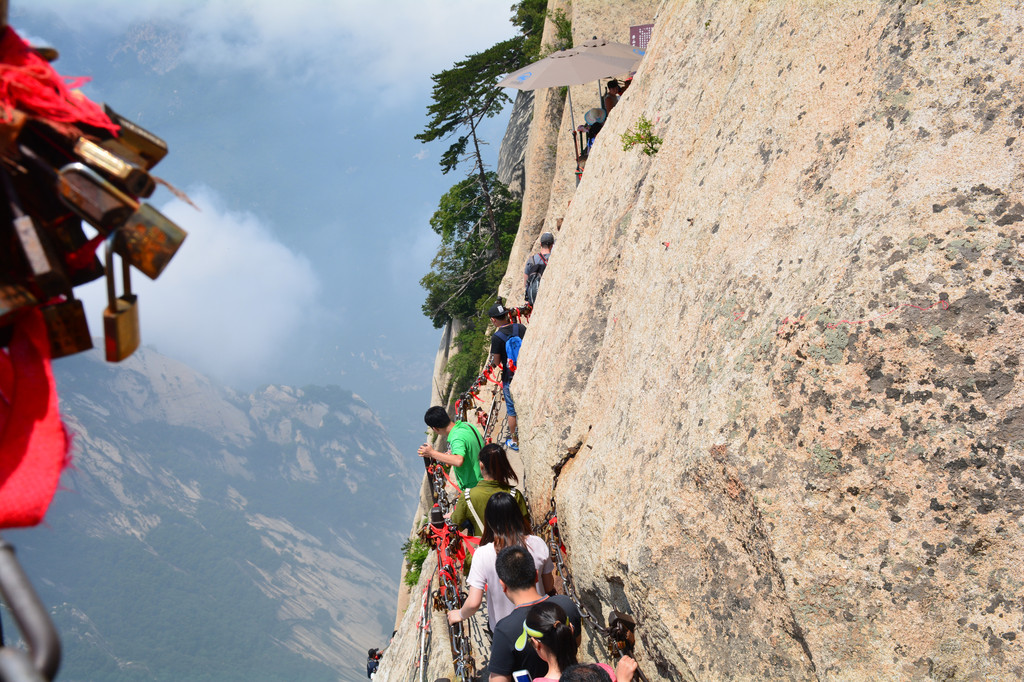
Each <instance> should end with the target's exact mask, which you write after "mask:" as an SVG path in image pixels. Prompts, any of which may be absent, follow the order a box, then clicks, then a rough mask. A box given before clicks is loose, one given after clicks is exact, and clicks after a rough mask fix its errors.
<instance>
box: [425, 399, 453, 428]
mask: <svg viewBox="0 0 1024 682" xmlns="http://www.w3.org/2000/svg"><path fill="white" fill-rule="evenodd" d="M423 421H424V422H426V424H427V426H429V427H430V428H432V429H435V430H437V431H443V430H444V429H445V428H446V427H447V426H448V425H449V424H451V423H452V420H451V419H450V418H449V417H448V412H447V411H446V410H445V409H444V408H443V407H441V406H440V405H434V406H433V407H431V408H430V409H429V410H427V413H426V414H425V415H423Z"/></svg>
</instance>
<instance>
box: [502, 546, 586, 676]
mask: <svg viewBox="0 0 1024 682" xmlns="http://www.w3.org/2000/svg"><path fill="white" fill-rule="evenodd" d="M494 569H495V571H496V572H497V574H498V580H499V583H500V585H501V589H502V590H503V591H504V592H505V596H506V597H508V598H509V600H510V601H511V602H512V603H513V604H514V605H515V608H514V609H513V610H512V613H510V614H508V615H507V616H505V617H504V618H502V619H501V620H500V621H498V625H497V626H496V627H495V628H494V639H493V640H492V642H491V657H490V663H489V667H488V672H489V673H490V677H489V682H511V680H512V672H513V671H515V670H524V669H525V670H529V671H530V677H531V678H538V677H543V676H544V673H546V672H547V670H548V664H547V663H546V662H545V661H544V659H542V658H541V657H540V656H539V655H538V654H537V651H536V649H535V648H534V647H533V646H529V645H528V642H529V638H530V637H534V636H537V635H532V634H531V633H530V631H529V630H527V629H526V628H525V627H524V626H525V624H526V615H527V613H529V611H530V607H531V606H533V605H534V604H541V603H545V602H550V603H552V604H558V606H560V607H561V608H562V611H563V612H564V613H565V614H566V616H567V618H568V619H569V625H570V627H571V628H572V631H573V632H574V633H576V645H577V646H579V642H580V639H581V637H580V635H581V633H582V632H583V630H582V627H583V623H582V617H581V616H580V611H579V609H577V608H576V605H575V604H574V603H573V602H572V599H570V598H569V597H567V596H565V595H564V594H556V595H554V596H552V597H548V596H546V595H545V596H541V593H540V592H538V591H537V566H536V564H535V563H534V560H533V556H531V555H530V552H529V551H527V550H526V549H525V548H524V547H522V546H520V545H512V546H510V547H506V548H504V549H503V550H501V551H500V552H498V556H497V558H496V559H495V562H494Z"/></svg>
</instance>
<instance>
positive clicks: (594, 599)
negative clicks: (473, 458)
mask: <svg viewBox="0 0 1024 682" xmlns="http://www.w3.org/2000/svg"><path fill="white" fill-rule="evenodd" d="M574 11H575V10H574ZM1022 35H1024V11H1022V8H1021V5H1020V4H1019V3H986V2H981V3H972V4H970V5H966V4H951V3H882V2H875V3H856V4H853V3H827V2H826V3H799V4H797V3H781V2H766V3H738V2H733V3H715V2H694V3H674V2H669V3H665V4H664V5H663V6H662V7H661V9H660V14H659V16H658V19H657V22H656V25H655V29H654V35H653V38H652V41H651V44H650V47H649V50H648V53H647V56H646V57H645V60H644V62H643V63H642V65H641V67H640V70H639V72H638V74H637V77H636V79H635V81H634V83H633V85H632V87H631V88H630V90H628V91H627V92H626V94H625V95H624V97H623V98H622V100H621V102H620V103H619V105H618V107H616V109H615V110H614V111H613V112H612V114H611V115H610V116H609V119H608V122H607V124H606V126H605V129H604V130H603V131H602V133H601V137H600V138H599V139H598V142H597V145H598V146H596V147H595V151H594V153H593V154H592V155H591V157H590V160H589V162H588V166H587V168H586V172H585V173H584V176H583V179H582V182H581V184H580V186H579V187H578V188H577V189H575V191H574V192H573V194H572V202H571V205H569V206H568V208H565V206H564V205H563V204H559V205H558V206H557V209H558V210H560V211H562V210H564V223H563V225H562V229H561V234H560V239H559V242H558V245H557V252H556V253H557V258H553V259H552V265H551V266H550V267H549V268H548V270H547V272H546V273H545V276H544V283H543V286H542V288H541V292H540V297H539V300H538V307H537V311H536V312H535V314H534V315H533V317H532V319H531V321H530V331H529V334H528V337H527V338H528V340H527V343H526V344H524V346H523V351H522V356H521V358H520V367H521V370H520V371H519V373H518V374H517V376H516V382H515V385H514V388H515V389H516V390H515V391H514V392H515V396H516V404H517V408H518V410H519V412H520V424H521V431H522V436H521V443H522V453H523V459H524V463H525V467H526V477H527V487H528V492H529V494H530V497H531V499H537V500H546V499H548V498H549V497H550V495H551V493H552V490H554V496H555V499H556V501H557V504H558V514H559V520H560V523H561V525H562V527H563V531H564V533H565V539H566V544H567V546H568V548H569V553H570V558H571V561H572V569H573V572H574V575H575V577H576V580H577V582H578V583H579V584H580V585H581V587H583V588H584V590H585V593H586V595H587V597H586V601H587V603H588V604H589V605H590V606H591V607H592V608H593V609H594V610H595V611H596V612H597V613H599V614H601V615H602V616H606V615H607V613H608V611H609V610H610V609H611V608H616V609H618V610H622V611H627V612H631V613H633V614H634V616H635V617H636V618H637V620H638V621H639V622H640V624H641V625H640V630H639V632H640V636H639V639H640V643H639V649H638V651H639V656H640V660H641V667H642V668H643V669H644V670H645V672H647V674H648V676H649V677H651V678H656V677H661V678H663V679H673V680H680V679H769V678H773V679H775V678H777V679H836V680H839V679H867V678H871V677H881V678H882V679H964V680H966V679H1019V678H1020V677H1021V676H1022V673H1024V654H1022V650H1021V642H1020V641H1018V640H1020V638H1021V636H1022V632H1021V630H1022V616H1021V606H1022V603H1021V602H1022V584H1024V583H1022V580H1024V571H1022V569H1021V567H1020V562H1019V557H1020V556H1021V550H1022V546H1021V545H1022V534H1021V531H1022V528H1021V521H1020V517H1021V514H1022V512H1024V489H1022V481H1024V471H1022V454H1024V421H1022V419H1024V382H1022V381H1021V373H1020V360H1021V358H1020V354H1021V341H1022V336H1024V278H1022V276H1024V270H1022V265H1024V238H1022V235H1021V229H1022V227H1024V173H1022V161H1024V152H1022V147H1021V140H1020V138H1021V133H1022V119H1024V78H1022V75H1021V74H1022V70H1021V45H1022V44H1024V42H1022V40H1021V37H1022ZM574 95H575V93H574ZM641 116H645V117H647V118H648V119H650V120H651V121H652V122H653V127H654V132H655V134H657V135H658V136H660V137H662V138H664V144H663V145H662V146H661V148H660V151H659V152H658V153H657V154H656V155H654V156H652V157H648V156H645V155H643V154H641V153H640V152H639V151H638V150H636V149H633V150H630V151H624V150H623V149H622V144H621V142H620V139H619V138H620V135H621V134H622V133H623V132H625V131H626V129H627V128H628V127H630V126H632V125H634V124H635V123H636V121H637V120H638V119H639V118H640V117H641ZM565 162H566V159H565V155H564V154H562V153H560V154H559V158H558V160H557V164H558V166H559V170H558V171H557V172H556V175H557V173H562V172H563V171H564V170H565V168H564V164H565ZM557 182H558V180H557V177H556V181H555V187H556V189H555V190H553V191H552V196H553V197H554V196H555V195H557V194H558V190H557V187H558V185H557ZM556 203H558V202H556V201H555V199H554V198H552V207H553V208H552V210H555V208H556ZM549 215H550V214H549ZM514 267H518V264H513V265H512V267H510V271H511V270H512V268H514ZM509 293H510V294H513V292H512V290H511V288H510V291H509ZM577 447H578V450H576V448H577ZM573 451H576V454H575V455H573V454H571V453H572V452H573ZM563 460H564V462H565V465H564V467H563V468H562V469H561V475H560V476H559V477H558V478H557V482H556V480H555V475H554V473H553V471H552V467H553V465H555V464H557V463H559V462H562V461H563ZM542 511H543V510H542Z"/></svg>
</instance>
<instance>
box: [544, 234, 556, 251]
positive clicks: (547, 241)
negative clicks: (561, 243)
mask: <svg viewBox="0 0 1024 682" xmlns="http://www.w3.org/2000/svg"><path fill="white" fill-rule="evenodd" d="M540 245H541V246H546V247H548V248H549V249H550V248H551V247H552V246H554V245H555V235H553V234H551V233H550V232H545V233H544V234H542V235H541V236H540Z"/></svg>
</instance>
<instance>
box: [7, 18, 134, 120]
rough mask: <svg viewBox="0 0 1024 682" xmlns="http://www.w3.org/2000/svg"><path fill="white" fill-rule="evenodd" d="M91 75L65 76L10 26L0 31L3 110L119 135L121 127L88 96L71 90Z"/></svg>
mask: <svg viewBox="0 0 1024 682" xmlns="http://www.w3.org/2000/svg"><path fill="white" fill-rule="evenodd" d="M88 80H89V79H88V78H73V79H67V80H66V79H65V78H64V77H63V76H61V75H60V74H59V73H57V72H56V71H55V70H54V68H53V67H52V66H50V64H49V62H47V61H46V60H45V59H43V58H42V57H40V56H39V55H37V54H36V53H35V51H34V50H33V49H32V48H31V47H30V46H29V45H28V43H26V42H25V41H24V40H22V39H21V37H20V36H18V34H17V33H15V32H14V29H12V28H11V27H10V26H6V27H4V28H3V29H2V30H0V113H2V115H3V118H4V119H10V116H11V111H12V110H13V109H20V110H21V111H23V112H25V113H26V114H30V115H32V116H37V117H39V118H42V119H46V120H47V121H49V122H51V123H55V124H57V125H59V124H61V123H85V124H86V125H90V126H93V127H96V128H104V129H106V130H109V131H110V132H111V133H112V134H115V135H116V134H117V131H118V130H119V126H118V125H117V124H115V123H114V122H113V121H111V120H110V117H109V116H107V114H106V113H105V112H104V111H103V109H102V108H100V106H99V105H98V104H96V103H95V102H93V101H92V100H90V99H89V98H88V97H86V96H85V95H82V94H80V93H75V92H72V89H73V88H77V87H79V86H81V85H82V84H83V83H86V82H88Z"/></svg>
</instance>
